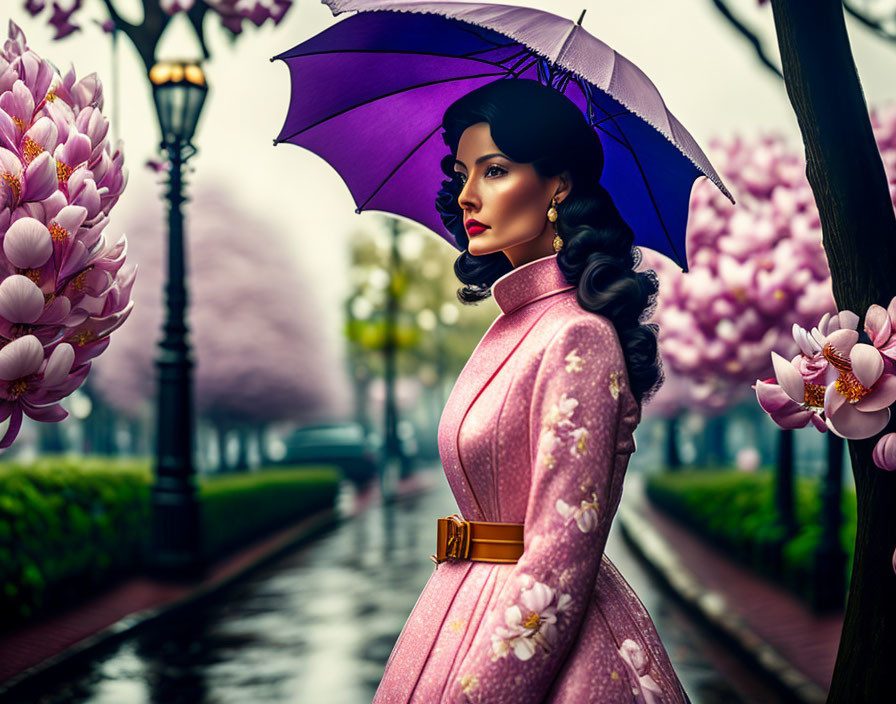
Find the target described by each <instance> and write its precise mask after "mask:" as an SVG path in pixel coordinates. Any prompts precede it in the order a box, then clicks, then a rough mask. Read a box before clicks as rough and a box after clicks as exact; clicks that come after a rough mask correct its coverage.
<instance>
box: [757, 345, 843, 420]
mask: <svg viewBox="0 0 896 704" xmlns="http://www.w3.org/2000/svg"><path fill="white" fill-rule="evenodd" d="M772 365H773V366H774V369H775V377H774V378H771V379H766V380H765V381H761V380H757V381H756V384H755V385H754V386H753V388H754V389H755V390H756V400H757V401H758V402H759V405H760V406H761V408H762V410H764V411H765V412H766V413H768V414H769V416H771V419H772V420H773V421H774V422H775V423H777V424H778V425H779V426H780V427H782V428H785V429H788V430H790V429H794V428H804V427H805V426H807V425H808V424H809V423H812V425H813V426H814V427H815V428H816V429H817V430H819V431H821V432H825V430H826V429H827V426H826V425H825V422H824V420H823V419H822V417H821V412H822V409H823V400H824V388H825V387H824V386H821V385H819V384H814V383H812V382H807V381H805V380H804V378H803V375H802V374H801V373H800V371H799V369H798V368H797V367H796V366H795V365H794V363H793V362H788V361H787V360H786V359H784V358H783V357H782V356H781V355H779V354H777V353H776V352H772Z"/></svg>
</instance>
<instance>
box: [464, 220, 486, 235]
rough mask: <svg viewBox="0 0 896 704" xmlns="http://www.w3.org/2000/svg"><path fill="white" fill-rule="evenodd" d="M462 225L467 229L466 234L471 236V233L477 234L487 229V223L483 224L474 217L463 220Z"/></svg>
mask: <svg viewBox="0 0 896 704" xmlns="http://www.w3.org/2000/svg"><path fill="white" fill-rule="evenodd" d="M464 227H465V228H466V229H467V234H468V235H470V236H471V237H472V236H473V235H478V234H479V233H480V232H483V231H484V230H487V229H488V225H483V224H482V223H481V222H479V221H478V220H476V219H475V218H470V219H469V220H465V221H464Z"/></svg>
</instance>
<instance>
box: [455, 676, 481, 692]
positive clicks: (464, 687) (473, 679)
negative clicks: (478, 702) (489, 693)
mask: <svg viewBox="0 0 896 704" xmlns="http://www.w3.org/2000/svg"><path fill="white" fill-rule="evenodd" d="M459 682H460V689H461V691H462V692H463V693H464V694H466V695H467V696H470V695H471V694H472V693H473V691H474V690H475V689H476V688H477V687H478V686H479V678H478V677H477V676H476V675H464V676H463V677H461V678H459Z"/></svg>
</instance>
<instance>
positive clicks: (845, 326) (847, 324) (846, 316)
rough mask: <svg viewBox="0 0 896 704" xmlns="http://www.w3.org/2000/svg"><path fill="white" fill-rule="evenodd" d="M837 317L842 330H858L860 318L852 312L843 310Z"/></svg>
mask: <svg viewBox="0 0 896 704" xmlns="http://www.w3.org/2000/svg"><path fill="white" fill-rule="evenodd" d="M836 317H837V320H838V321H839V323H840V329H841V330H858V328H859V316H858V315H856V314H855V313H853V312H852V311H851V310H841V311H840V312H839V313H837V316H836Z"/></svg>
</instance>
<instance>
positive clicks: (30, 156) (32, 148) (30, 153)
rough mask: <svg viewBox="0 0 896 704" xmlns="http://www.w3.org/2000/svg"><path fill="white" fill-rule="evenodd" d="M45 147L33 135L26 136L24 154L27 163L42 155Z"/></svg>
mask: <svg viewBox="0 0 896 704" xmlns="http://www.w3.org/2000/svg"><path fill="white" fill-rule="evenodd" d="M43 151H44V148H43V147H42V146H40V145H39V144H38V143H37V142H35V141H34V140H33V139H31V137H28V136H26V137H25V141H24V143H23V144H22V155H23V156H24V157H25V164H26V165H27V164H30V163H31V162H32V161H34V160H35V159H36V158H37V157H39V156H40V155H41V153H42V152H43Z"/></svg>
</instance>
